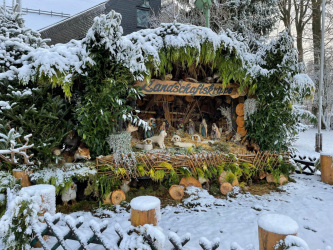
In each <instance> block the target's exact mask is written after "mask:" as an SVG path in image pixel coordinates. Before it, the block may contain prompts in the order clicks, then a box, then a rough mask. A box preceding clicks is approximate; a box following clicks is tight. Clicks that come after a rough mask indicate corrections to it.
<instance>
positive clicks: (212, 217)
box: [71, 175, 333, 250]
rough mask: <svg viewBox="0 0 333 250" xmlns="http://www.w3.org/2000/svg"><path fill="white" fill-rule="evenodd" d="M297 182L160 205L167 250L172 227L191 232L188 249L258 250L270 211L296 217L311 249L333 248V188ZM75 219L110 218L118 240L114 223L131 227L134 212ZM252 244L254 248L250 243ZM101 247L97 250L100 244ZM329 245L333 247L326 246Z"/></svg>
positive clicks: (302, 178) (311, 179) (196, 193)
mask: <svg viewBox="0 0 333 250" xmlns="http://www.w3.org/2000/svg"><path fill="white" fill-rule="evenodd" d="M292 177H293V178H294V179H295V180H296V183H289V184H287V185H284V186H282V187H281V190H282V192H273V193H271V194H266V195H263V196H257V195H251V194H249V193H246V194H237V195H236V197H232V198H228V199H217V198H214V197H213V196H211V195H209V194H208V193H207V191H205V190H201V191H200V190H199V189H196V188H194V187H192V188H191V190H190V191H191V193H192V195H191V196H190V197H189V198H187V199H185V200H184V201H183V203H181V204H179V205H177V206H167V207H165V208H162V209H161V213H162V218H161V222H160V227H161V228H162V230H163V233H164V234H165V235H166V241H165V246H164V249H172V245H171V243H170V242H169V241H168V240H167V235H168V234H169V232H170V231H173V232H176V233H177V234H178V235H179V236H182V235H184V234H185V233H190V234H191V240H190V242H189V243H187V244H186V248H185V249H200V247H199V238H200V237H206V238H207V239H208V240H211V241H212V240H213V239H214V238H216V237H218V238H219V239H220V241H221V244H220V248H219V249H230V245H231V244H232V243H233V242H237V243H238V244H239V245H240V246H242V247H243V248H245V249H258V248H259V245H258V244H259V243H258V225H257V221H258V218H259V217H260V216H261V215H263V214H267V213H279V214H283V215H287V216H289V217H291V218H292V219H294V220H295V221H296V222H297V223H298V225H299V231H298V236H299V237H300V238H302V239H304V240H305V241H306V242H307V244H308V245H309V248H310V249H323V250H324V249H325V248H326V247H328V246H333V216H332V215H333V212H332V207H333V186H330V185H328V184H324V183H322V182H321V181H320V176H317V175H314V176H306V175H293V176H292ZM71 215H72V216H73V217H78V216H84V224H83V225H82V227H83V228H86V229H87V230H89V229H88V224H89V221H90V220H91V219H94V220H96V221H97V222H100V221H101V220H107V221H108V224H109V225H110V227H109V228H108V229H107V230H106V231H105V232H104V233H103V234H104V235H110V236H109V238H110V239H112V238H113V239H114V241H115V242H116V240H117V236H116V235H115V232H114V229H113V226H114V225H115V224H116V223H119V224H120V225H121V227H122V228H123V229H125V230H126V228H128V227H129V226H130V221H129V219H130V212H127V211H126V210H125V209H124V208H121V207H120V206H118V208H117V212H112V211H109V210H100V211H99V215H106V216H110V218H105V219H100V218H98V217H94V216H93V215H92V214H91V213H87V212H77V213H73V214H71ZM250 245H252V247H251V246H250ZM96 249H97V248H96ZM326 249H329V248H326Z"/></svg>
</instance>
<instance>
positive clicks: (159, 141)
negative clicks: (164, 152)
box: [148, 130, 168, 149]
mask: <svg viewBox="0 0 333 250" xmlns="http://www.w3.org/2000/svg"><path fill="white" fill-rule="evenodd" d="M167 135H168V134H167V132H165V131H164V130H162V131H161V133H160V134H159V135H157V136H153V137H150V138H148V139H149V140H151V142H152V144H154V143H156V144H158V145H159V146H160V148H162V149H164V148H165V144H164V139H165V137H167Z"/></svg>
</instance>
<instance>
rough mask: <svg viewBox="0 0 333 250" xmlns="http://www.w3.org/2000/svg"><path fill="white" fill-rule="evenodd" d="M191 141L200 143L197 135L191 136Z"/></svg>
mask: <svg viewBox="0 0 333 250" xmlns="http://www.w3.org/2000/svg"><path fill="white" fill-rule="evenodd" d="M192 140H193V141H195V142H201V137H200V135H198V134H194V135H192Z"/></svg>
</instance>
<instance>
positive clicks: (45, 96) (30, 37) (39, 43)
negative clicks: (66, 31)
mask: <svg viewBox="0 0 333 250" xmlns="http://www.w3.org/2000/svg"><path fill="white" fill-rule="evenodd" d="M38 48H48V46H47V45H46V43H45V40H43V39H41V38H40V34H39V33H38V32H35V31H32V30H30V29H27V28H25V27H24V21H23V19H22V16H21V15H20V14H19V13H11V12H8V11H6V10H4V9H2V8H0V73H1V72H6V71H8V70H9V69H11V70H14V71H15V69H17V68H21V67H22V66H24V65H25V64H26V63H27V61H26V56H27V55H28V54H29V53H31V52H33V51H35V50H36V49H38ZM50 90H51V88H50V86H46V85H43V86H37V85H36V84H35V83H33V82H31V81H28V82H27V83H25V84H22V83H21V82H20V81H19V80H18V79H17V78H12V77H10V78H7V79H2V80H1V81H0V124H2V126H1V128H0V130H1V131H0V132H3V133H5V134H7V132H8V131H9V130H10V129H11V128H15V129H16V130H17V131H19V132H20V133H21V134H23V135H26V134H33V137H32V138H31V140H30V141H31V143H33V144H34V145H35V147H34V149H33V150H34V153H35V156H36V157H37V159H38V160H48V159H50V157H51V150H50V149H51V148H52V147H53V146H55V145H58V144H59V143H60V142H61V140H62V137H63V136H64V135H65V133H66V132H67V131H68V130H69V126H70V123H69V122H67V121H66V120H67V119H68V118H67V117H66V116H68V115H69V112H70V108H69V105H68V104H67V103H66V101H65V100H64V99H63V98H61V97H60V96H58V97H56V96H52V94H51V91H50ZM56 92H57V90H54V93H56ZM65 117H66V119H65Z"/></svg>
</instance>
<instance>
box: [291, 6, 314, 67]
mask: <svg viewBox="0 0 333 250" xmlns="http://www.w3.org/2000/svg"><path fill="white" fill-rule="evenodd" d="M293 3H294V8H295V26H296V43H297V49H298V60H299V61H300V62H303V61H304V50H303V33H304V29H305V25H306V24H307V23H308V22H309V21H310V20H311V17H312V16H311V15H310V13H309V12H310V11H311V7H310V0H293Z"/></svg>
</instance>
